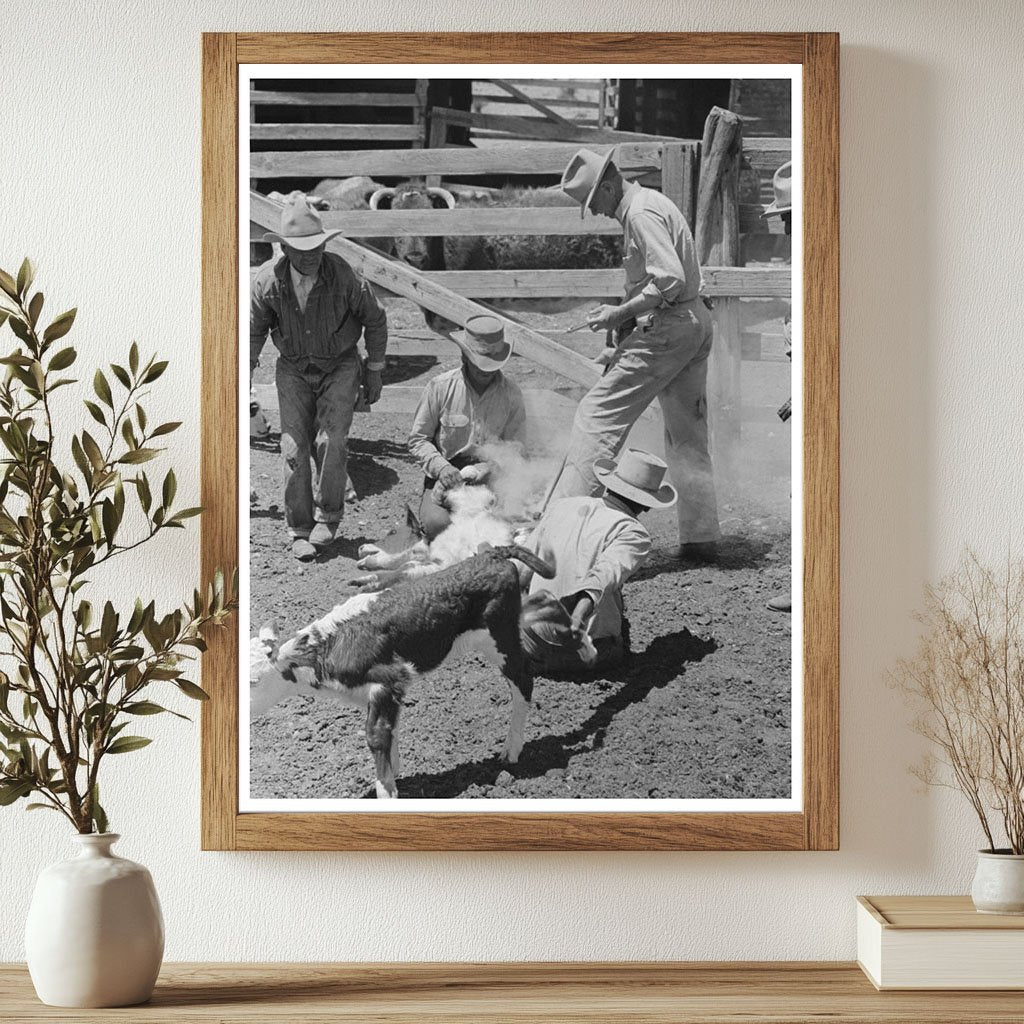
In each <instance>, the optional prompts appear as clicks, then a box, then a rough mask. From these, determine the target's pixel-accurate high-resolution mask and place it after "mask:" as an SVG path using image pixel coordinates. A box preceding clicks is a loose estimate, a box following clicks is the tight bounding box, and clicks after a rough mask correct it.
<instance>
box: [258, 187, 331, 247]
mask: <svg viewBox="0 0 1024 1024" xmlns="http://www.w3.org/2000/svg"><path fill="white" fill-rule="evenodd" d="M341 231H342V229H341V228H338V229H337V230H335V231H324V222H323V221H322V220H321V219H320V214H319V213H317V212H316V210H314V209H313V208H312V207H311V206H310V205H309V203H307V202H306V197H305V196H303V195H301V194H297V195H295V196H293V197H292V199H291V200H290V201H289V202H288V204H287V205H286V206H285V208H284V209H283V210H282V211H281V230H280V231H278V232H275V231H268V232H267V233H266V234H265V235H264V236H263V241H264V242H280V243H281V244H282V245H290V246H291V247H292V248H293V249H301V250H303V252H308V251H309V250H310V249H315V248H317V246H320V245H323V244H324V242H327V241H329V240H330V239H332V238H333V237H334V236H335V235H340V234H341Z"/></svg>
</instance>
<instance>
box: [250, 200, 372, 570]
mask: <svg viewBox="0 0 1024 1024" xmlns="http://www.w3.org/2000/svg"><path fill="white" fill-rule="evenodd" d="M337 234H340V229H339V230H334V231H324V228H323V223H322V221H321V220H320V216H319V214H318V213H316V211H315V210H313V209H311V208H310V206H309V204H308V203H307V202H306V200H305V197H303V196H302V195H301V194H300V193H294V194H293V195H292V197H290V201H289V202H288V205H286V206H285V208H284V210H283V211H282V213H281V230H280V232H277V233H274V232H271V233H268V234H267V235H265V236H264V238H265V240H266V241H269V242H279V243H280V244H281V248H282V250H283V252H284V255H282V256H280V257H278V258H276V259H272V260H269V261H268V262H267V263H264V264H263V266H261V267H260V268H259V270H258V271H257V273H256V278H255V280H254V281H253V284H252V300H251V304H250V313H249V376H250V380H251V378H252V372H253V370H254V369H255V368H256V366H257V365H258V363H259V356H260V352H261V351H262V349H263V345H264V343H265V342H266V339H267V333H268V332H269V333H270V336H271V338H272V339H273V341H274V344H275V345H276V346H277V350H278V357H277V367H276V380H277V396H278V402H279V404H280V410H281V454H282V455H283V456H284V506H285V519H286V522H287V526H288V533H289V535H290V537H291V543H292V554H293V555H294V556H295V557H296V558H298V559H300V560H301V561H309V560H310V559H312V558H314V557H315V556H316V553H317V550H318V549H321V548H325V547H327V546H329V545H330V544H332V543H333V542H334V540H335V538H336V536H337V532H338V526H339V524H340V522H341V518H342V515H343V513H344V506H345V484H346V462H347V459H348V431H349V428H350V427H351V425H352V414H353V411H354V408H355V405H356V401H357V400H358V398H359V393H360V388H362V389H363V393H364V395H365V398H366V401H367V402H368V403H370V404H372V403H374V402H376V401H377V399H378V398H380V392H381V370H383V369H384V354H385V351H386V349H387V341H388V328H387V318H386V317H385V315H384V311H383V310H382V309H381V307H380V305H379V303H378V302H377V299H376V298H375V297H374V294H373V292H372V290H371V289H370V287H369V285H368V284H367V283H366V282H365V281H364V280H363V279H362V278H361V277H359V276H358V275H357V274H356V273H355V271H353V270H352V268H351V267H350V266H349V265H348V264H347V263H346V262H345V261H344V260H343V259H342V258H341V257H340V256H336V255H335V254H334V253H329V252H325V251H324V246H325V245H326V244H327V242H328V241H329V240H330V239H331V238H333V237H334V236H335V235H337ZM360 335H363V340H364V344H365V346H366V354H367V361H366V363H365V366H364V365H362V364H361V363H360V357H359V352H358V350H357V348H356V343H357V342H358V341H359V337H360ZM311 462H312V465H311Z"/></svg>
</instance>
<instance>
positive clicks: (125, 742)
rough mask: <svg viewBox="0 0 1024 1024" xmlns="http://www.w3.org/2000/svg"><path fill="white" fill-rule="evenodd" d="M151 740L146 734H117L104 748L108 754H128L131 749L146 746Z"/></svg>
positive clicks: (139, 748)
mask: <svg viewBox="0 0 1024 1024" xmlns="http://www.w3.org/2000/svg"><path fill="white" fill-rule="evenodd" d="M152 742H153V741H152V740H151V739H149V738H147V737H146V736H118V738H117V739H116V740H114V742H113V743H111V744H110V746H109V747H107V749H106V753H108V754H128V753H130V752H131V751H133V750H141V749H142V748H143V747H148V746H149V745H150V743H152Z"/></svg>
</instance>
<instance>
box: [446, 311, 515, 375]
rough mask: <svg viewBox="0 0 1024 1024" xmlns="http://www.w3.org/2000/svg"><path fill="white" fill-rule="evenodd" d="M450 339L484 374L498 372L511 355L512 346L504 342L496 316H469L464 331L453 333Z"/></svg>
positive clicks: (503, 335)
mask: <svg viewBox="0 0 1024 1024" xmlns="http://www.w3.org/2000/svg"><path fill="white" fill-rule="evenodd" d="M451 339H452V341H454V342H455V344H456V345H458V346H459V348H461V349H462V351H463V352H465V353H466V358H467V359H468V360H469V361H470V362H471V363H472V364H473V365H474V366H475V367H476V368H477V369H478V370H483V371H484V373H492V372H493V371H495V370H500V369H501V368H502V367H503V366H504V365H505V364H506V363H507V362H508V361H509V357H510V356H511V355H512V344H511V342H508V341H506V340H505V328H504V327H503V326H502V323H501V321H500V320H499V319H498V318H497V317H496V316H471V317H470V318H469V319H468V320H467V321H466V329H465V330H464V331H454V332H453V333H452V335H451Z"/></svg>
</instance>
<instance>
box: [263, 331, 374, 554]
mask: <svg viewBox="0 0 1024 1024" xmlns="http://www.w3.org/2000/svg"><path fill="white" fill-rule="evenodd" d="M361 375H362V371H361V367H360V364H359V357H358V355H357V354H356V353H355V352H354V351H353V352H352V354H351V355H347V356H343V357H342V358H341V359H339V360H338V362H337V364H336V365H334V366H333V367H331V368H329V369H323V368H321V367H319V366H317V365H316V364H314V363H310V362H308V361H302V360H297V359H296V360H292V359H287V358H284V357H281V358H279V359H278V360H277V397H278V401H279V403H280V406H281V454H282V456H284V507H285V518H286V521H287V523H288V533H289V534H290V535H291V536H292V537H308V536H309V533H310V530H312V529H313V524H314V522H318V523H337V522H339V521H340V520H341V517H342V514H343V512H344V507H345V483H346V479H347V477H346V472H345V464H346V462H347V460H348V432H349V428H350V427H351V426H352V414H353V411H354V408H355V404H356V398H357V396H358V394H359V384H360V380H361Z"/></svg>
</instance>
